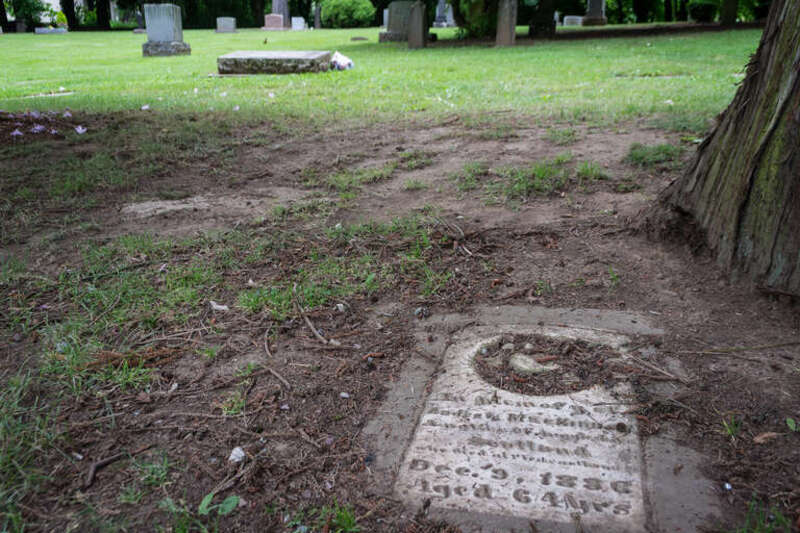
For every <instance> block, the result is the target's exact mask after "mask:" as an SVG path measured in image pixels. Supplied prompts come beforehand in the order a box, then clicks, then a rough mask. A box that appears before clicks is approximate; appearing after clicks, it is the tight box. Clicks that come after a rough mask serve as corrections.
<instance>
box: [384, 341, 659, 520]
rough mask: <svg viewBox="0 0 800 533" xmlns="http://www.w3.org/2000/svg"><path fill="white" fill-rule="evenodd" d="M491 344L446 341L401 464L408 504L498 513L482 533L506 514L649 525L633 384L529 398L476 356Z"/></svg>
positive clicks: (401, 490)
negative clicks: (497, 378) (504, 385)
mask: <svg viewBox="0 0 800 533" xmlns="http://www.w3.org/2000/svg"><path fill="white" fill-rule="evenodd" d="M509 329H512V330H514V331H515V332H519V330H518V329H515V328H509ZM540 331H541V333H544V334H545V335H547V336H553V337H556V338H585V340H587V341H591V342H600V343H603V344H606V343H608V344H609V345H615V344H616V345H620V344H621V343H625V342H628V341H629V339H627V338H625V337H621V336H618V335H610V334H609V335H606V334H604V333H603V334H597V333H596V332H586V330H579V329H572V328H555V327H554V328H545V329H542V330H540ZM603 336H605V338H601V337H603ZM492 342H497V340H496V338H495V339H491V338H488V339H487V338H483V339H481V338H477V337H467V338H465V340H463V341H459V342H457V343H455V344H454V345H452V346H451V347H450V348H448V350H447V352H446V353H445V356H444V361H443V363H442V365H443V370H444V371H443V372H442V373H440V374H439V375H438V376H439V377H437V379H436V381H435V382H434V384H433V386H432V388H431V392H430V395H429V396H428V398H427V400H426V401H425V405H424V409H423V412H422V415H421V417H420V420H419V424H418V426H417V428H416V430H415V432H414V436H413V439H412V441H411V444H410V445H409V447H408V448H407V450H406V453H405V455H404V458H403V461H402V464H401V467H400V470H399V472H398V476H397V481H396V483H395V493H396V494H397V496H398V497H399V498H400V499H401V500H403V501H405V502H406V503H407V504H409V505H412V506H418V505H420V504H421V503H422V502H423V501H425V502H427V503H426V505H428V506H429V507H430V511H431V512H434V511H436V512H442V511H444V512H448V511H449V512H451V513H462V514H466V513H469V514H471V515H473V516H474V515H479V516H481V517H487V518H484V520H492V519H491V518H488V517H496V518H495V520H498V521H497V522H496V523H495V524H496V527H493V528H490V527H486V528H485V529H481V530H482V531H499V530H503V531H508V530H509V529H510V528H508V527H501V526H500V524H503V523H504V522H502V520H503V519H512V520H517V521H519V522H522V523H525V524H527V523H529V521H531V523H532V522H533V521H535V523H536V526H537V527H538V529H537V530H538V531H553V532H555V531H576V529H575V525H576V523H579V525H580V526H582V527H581V528H580V530H581V531H583V530H584V528H585V530H586V531H609V532H611V531H613V532H614V533H623V532H625V533H639V532H641V531H644V530H645V521H646V516H645V507H644V491H643V480H642V467H641V461H642V449H641V444H640V442H639V436H638V434H637V421H636V418H635V417H634V415H633V414H631V413H630V402H631V401H633V400H632V397H631V395H630V391H629V390H628V391H626V388H625V386H620V387H617V388H615V390H606V389H605V388H602V387H592V388H588V389H583V390H580V391H575V392H570V393H568V394H560V395H553V396H531V395H523V394H517V393H513V392H510V391H506V390H502V389H499V388H497V387H495V386H493V385H491V384H489V383H487V382H486V381H484V380H483V379H482V378H481V377H480V376H479V375H478V374H477V372H476V370H475V366H474V362H473V360H474V357H475V354H477V353H478V351H479V350H481V349H482V347H483V346H486V345H487V344H490V343H492ZM530 379H535V378H530ZM628 389H629V387H628ZM576 517H577V518H576ZM578 521H579V522H578Z"/></svg>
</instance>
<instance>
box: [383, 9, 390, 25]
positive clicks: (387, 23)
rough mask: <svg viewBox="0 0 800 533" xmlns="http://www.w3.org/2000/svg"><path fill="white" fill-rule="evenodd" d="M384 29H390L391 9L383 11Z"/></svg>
mask: <svg viewBox="0 0 800 533" xmlns="http://www.w3.org/2000/svg"><path fill="white" fill-rule="evenodd" d="M383 27H384V28H388V27H389V8H386V9H384V10H383Z"/></svg>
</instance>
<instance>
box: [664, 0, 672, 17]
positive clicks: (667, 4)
mask: <svg viewBox="0 0 800 533" xmlns="http://www.w3.org/2000/svg"><path fill="white" fill-rule="evenodd" d="M672 11H673V9H672V0H664V20H665V21H666V22H672Z"/></svg>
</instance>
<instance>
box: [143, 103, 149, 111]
mask: <svg viewBox="0 0 800 533" xmlns="http://www.w3.org/2000/svg"><path fill="white" fill-rule="evenodd" d="M148 109H150V105H149V104H144V105H143V106H142V111H147V110H148Z"/></svg>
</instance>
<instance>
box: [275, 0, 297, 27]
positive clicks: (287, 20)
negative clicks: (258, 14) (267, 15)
mask: <svg viewBox="0 0 800 533" xmlns="http://www.w3.org/2000/svg"><path fill="white" fill-rule="evenodd" d="M272 14H273V15H282V16H283V27H284V28H291V27H292V18H291V15H290V14H289V1H288V0H272Z"/></svg>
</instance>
